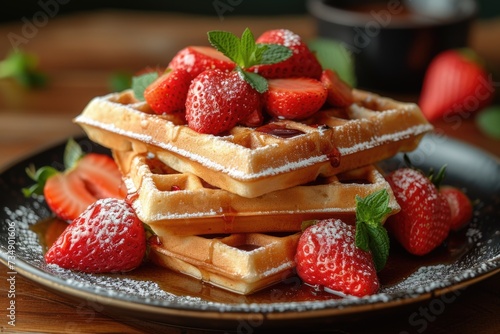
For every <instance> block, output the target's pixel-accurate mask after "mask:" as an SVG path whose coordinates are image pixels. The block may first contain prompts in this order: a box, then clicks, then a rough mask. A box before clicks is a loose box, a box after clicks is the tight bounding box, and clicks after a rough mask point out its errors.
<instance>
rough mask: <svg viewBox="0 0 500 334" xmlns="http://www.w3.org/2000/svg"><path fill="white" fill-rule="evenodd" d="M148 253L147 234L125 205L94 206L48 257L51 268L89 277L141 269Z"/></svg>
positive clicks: (98, 203) (117, 202) (110, 202)
mask: <svg viewBox="0 0 500 334" xmlns="http://www.w3.org/2000/svg"><path fill="white" fill-rule="evenodd" d="M145 253H146V232H145V230H144V226H143V223H142V222H141V221H140V220H139V218H137V216H136V214H135V211H134V210H133V209H132V207H131V206H130V205H129V204H128V203H127V202H126V201H125V200H120V199H113V198H106V199H101V200H97V201H96V202H95V203H92V204H91V205H90V206H89V207H88V208H86V210H85V211H83V212H82V214H81V215H79V216H78V217H77V218H76V219H75V220H74V221H73V222H72V223H71V224H70V225H68V227H67V228H66V229H65V230H64V232H63V233H62V234H61V235H60V236H59V238H58V239H57V240H56V242H55V243H54V244H53V245H52V246H51V247H50V249H49V250H48V252H47V253H46V254H45V261H46V262H47V263H49V264H57V265H58V266H60V267H62V268H66V269H71V270H78V271H82V272H89V273H107V272H125V271H130V270H132V269H134V268H136V267H138V266H139V265H140V264H141V262H142V260H143V258H144V256H145Z"/></svg>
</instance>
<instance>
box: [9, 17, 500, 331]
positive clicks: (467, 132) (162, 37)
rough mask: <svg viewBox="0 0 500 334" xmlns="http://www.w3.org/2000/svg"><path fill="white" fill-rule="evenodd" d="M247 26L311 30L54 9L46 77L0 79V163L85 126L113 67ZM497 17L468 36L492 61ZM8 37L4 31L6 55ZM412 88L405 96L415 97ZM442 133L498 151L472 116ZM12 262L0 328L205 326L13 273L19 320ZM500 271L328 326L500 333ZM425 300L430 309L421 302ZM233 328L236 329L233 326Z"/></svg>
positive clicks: (299, 24) (265, 21) (43, 31)
mask: <svg viewBox="0 0 500 334" xmlns="http://www.w3.org/2000/svg"><path fill="white" fill-rule="evenodd" d="M247 26H248V27H250V28H251V29H252V30H253V31H254V33H255V34H256V35H258V34H259V33H260V32H262V31H264V30H266V29H270V28H277V27H287V28H290V29H292V30H294V31H296V32H297V33H299V34H301V35H302V36H303V37H305V38H310V37H313V36H314V24H313V22H312V20H311V19H310V18H307V17H279V18H273V19H269V18H258V17H254V18H244V17H243V18H230V17H228V18H223V19H220V18H217V17H214V18H209V17H189V16H182V15H174V14H170V15H169V14H158V13H156V14H155V13H147V14H146V13H131V12H110V11H103V12H95V13H81V14H78V15H76V14H75V15H71V16H61V17H57V16H55V17H54V18H51V19H50V20H49V21H48V22H46V24H44V25H43V26H40V27H39V28H38V29H37V31H36V33H34V34H32V36H30V38H29V39H28V41H27V43H26V44H24V45H23V49H25V50H27V51H30V52H34V53H36V54H37V55H39V56H40V60H41V67H42V69H43V70H44V71H46V73H48V74H49V79H50V81H49V85H48V86H47V87H46V88H43V89H39V90H26V89H22V88H20V87H19V86H17V85H16V84H15V83H13V82H10V81H5V80H4V81H0V166H2V167H5V166H7V165H9V164H11V163H14V162H15V161H16V160H18V159H20V158H22V157H24V156H26V155H28V154H30V153H32V152H34V151H36V150H39V149H42V148H44V147H47V146H50V145H52V144H54V143H56V142H59V141H61V140H64V139H66V138H67V137H69V136H73V135H77V134H81V133H82V131H81V130H80V129H79V128H78V127H77V126H75V125H73V124H72V123H71V119H72V118H73V117H75V116H76V115H78V113H79V112H80V111H81V110H82V108H83V107H84V106H85V104H86V103H87V102H88V101H89V100H90V99H91V98H92V97H93V96H96V95H102V94H105V93H107V92H109V85H108V80H109V78H110V75H111V73H113V72H114V71H116V70H131V71H135V70H138V69H140V68H142V67H144V66H146V65H156V64H163V65H166V63H167V62H168V59H169V58H170V57H171V56H172V55H173V54H174V53H175V52H176V51H177V50H179V49H180V48H182V47H184V46H186V45H188V44H206V37H205V36H206V31H208V30H211V29H224V30H229V31H233V32H240V31H243V29H244V28H245V27H247ZM22 29H23V22H22V21H20V22H13V23H9V24H8V25H7V24H6V25H3V26H0V36H8V35H9V33H16V34H22V31H23V30H22ZM499 32H500V29H499V24H498V22H495V21H491V22H483V23H479V24H477V25H476V26H475V27H474V29H473V35H472V39H471V44H472V45H473V46H474V47H475V48H476V49H478V50H479V51H480V52H481V53H482V54H484V55H485V56H486V57H487V59H488V60H489V61H490V62H491V63H493V64H494V65H495V66H497V68H498V67H500V66H499V64H500V55H499V52H500V51H499V50H500V49H499V48H498V46H497V44H498V43H497V42H493V43H492V40H495V38H497V37H498V36H499ZM10 48H11V45H10V43H9V41H8V39H6V38H4V39H2V40H0V56H2V57H3V56H5V54H6V53H7V52H8V50H9V49H10ZM414 98H415V97H409V98H408V99H414ZM435 125H436V128H437V129H438V130H439V131H442V132H444V133H445V134H447V135H449V136H451V137H454V138H458V139H460V140H463V141H466V142H468V143H471V144H473V145H475V146H477V147H479V148H481V149H483V150H485V151H487V152H489V153H491V154H492V155H495V156H497V157H500V142H499V141H494V140H491V139H489V138H486V137H485V136H483V135H482V134H481V133H480V132H479V131H478V129H477V128H476V126H475V124H474V121H473V119H472V118H468V119H461V120H460V123H453V124H450V123H436V124H435ZM7 271H8V270H7V268H6V267H4V266H0V281H1V283H0V296H1V297H0V310H1V311H0V314H1V315H2V316H1V317H0V319H1V320H0V329H1V331H5V332H18V333H26V332H37V333H38V332H42V333H66V332H81V333H160V332H162V333H202V332H203V331H199V330H187V329H178V328H173V327H168V326H165V325H160V324H157V323H153V322H148V321H141V320H136V319H127V320H124V319H120V320H116V319H113V318H110V317H107V316H104V315H102V314H100V313H98V312H97V311H96V310H95V309H94V308H92V307H91V306H92V305H87V304H85V303H82V302H75V301H72V300H70V299H67V298H65V297H61V296H58V295H55V294H53V293H52V292H48V291H46V290H45V289H43V288H41V287H40V286H38V285H36V284H34V283H32V282H31V281H29V280H27V279H25V278H23V277H21V276H17V278H16V292H17V293H16V303H17V313H16V326H15V327H12V326H9V325H8V324H7V320H6V316H5V314H6V308H7V306H8V305H7V304H6V303H7V298H5V296H6V295H7V292H8V286H7V284H6V279H7V278H8V274H7ZM499 284H500V275H495V276H493V277H490V278H488V279H487V280H485V281H482V282H479V283H477V284H475V285H473V286H471V287H468V288H466V289H464V290H461V292H460V294H459V295H458V296H457V298H456V299H455V300H454V301H453V302H450V303H447V304H446V307H445V308H444V309H443V310H442V311H440V312H439V314H430V315H428V317H427V318H426V319H427V320H426V321H425V325H426V328H424V327H423V325H424V323H422V322H419V323H418V324H415V323H412V321H411V320H410V319H411V317H412V315H414V314H415V312H417V313H418V312H423V311H422V310H425V308H426V307H427V308H429V306H431V304H430V303H432V301H429V302H428V303H424V304H423V305H412V306H410V307H407V308H405V309H402V310H393V311H391V312H387V314H382V315H379V317H378V318H376V319H371V320H370V321H369V322H367V321H357V322H348V323H343V324H339V325H338V326H334V327H332V328H322V329H319V330H321V331H323V332H327V331H331V332H335V333H362V332H366V331H367V330H368V331H372V330H373V329H374V328H378V329H380V332H384V333H405V332H408V333H422V332H428V333H457V332H460V333H492V332H500V320H499V318H498V314H499V313H500V298H499V297H500V289H499ZM422 307H423V308H424V309H422ZM235 331H236V328H235Z"/></svg>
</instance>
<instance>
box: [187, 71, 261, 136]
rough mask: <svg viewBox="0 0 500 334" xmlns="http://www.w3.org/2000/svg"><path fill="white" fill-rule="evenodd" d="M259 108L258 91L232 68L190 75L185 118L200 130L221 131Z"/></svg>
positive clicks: (194, 128) (213, 132)
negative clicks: (190, 81)
mask: <svg viewBox="0 0 500 334" xmlns="http://www.w3.org/2000/svg"><path fill="white" fill-rule="evenodd" d="M260 109H261V102H260V94H259V93H258V92H257V91H256V90H255V89H253V88H252V86H251V85H250V84H249V83H248V82H246V81H245V80H243V79H242V77H241V76H240V74H239V72H236V71H232V72H224V71H220V70H206V71H204V72H202V73H201V74H200V75H198V76H197V77H196V78H195V79H193V81H192V83H191V86H190V88H189V91H188V94H187V98H186V120H187V122H188V125H189V127H190V128H191V129H193V130H195V131H197V132H200V133H207V134H220V133H223V132H225V131H228V130H230V129H232V128H233V127H234V126H235V125H237V124H238V123H240V122H244V121H245V120H246V119H247V118H249V117H250V116H252V115H254V114H255V113H260Z"/></svg>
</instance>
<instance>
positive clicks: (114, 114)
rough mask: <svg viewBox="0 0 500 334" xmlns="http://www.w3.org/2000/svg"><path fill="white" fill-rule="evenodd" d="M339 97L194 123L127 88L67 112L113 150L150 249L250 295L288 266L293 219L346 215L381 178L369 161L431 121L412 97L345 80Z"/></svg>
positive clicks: (414, 140)
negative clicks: (296, 108) (220, 130)
mask: <svg viewBox="0 0 500 334" xmlns="http://www.w3.org/2000/svg"><path fill="white" fill-rule="evenodd" d="M353 93H354V99H355V102H354V103H353V104H352V105H351V106H349V107H347V108H338V109H328V110H322V111H319V112H317V113H316V114H314V115H313V116H312V117H310V118H308V119H306V120H304V121H301V122H297V121H291V120H274V121H270V122H269V123H267V124H264V125H263V126H261V127H258V128H249V127H243V126H236V127H234V128H233V129H232V130H231V131H229V133H227V134H225V135H218V136H215V135H208V134H200V133H197V132H195V131H194V130H192V129H190V128H189V127H188V126H187V125H186V124H185V121H184V119H183V118H182V117H179V116H178V115H175V114H173V115H158V114H155V113H154V112H152V111H151V109H150V107H149V106H148V105H147V104H146V103H145V102H141V101H138V100H136V99H135V98H134V94H133V93H132V92H131V91H124V92H121V93H114V94H110V95H107V96H103V97H97V98H94V99H93V100H92V101H91V102H90V103H89V104H88V106H87V107H86V109H85V110H84V111H83V112H82V114H81V115H79V116H78V117H77V118H76V119H75V122H76V123H78V124H79V125H80V126H82V127H83V129H84V130H85V131H86V133H87V134H88V136H89V138H90V139H92V140H93V141H95V142H97V143H99V144H101V145H103V146H105V147H108V148H110V149H111V150H112V152H113V157H114V159H115V161H116V162H117V164H118V166H119V168H120V170H121V171H122V174H123V176H124V179H125V184H126V185H127V188H128V192H129V198H130V200H131V201H132V204H133V207H134V209H135V210H136V212H137V215H138V216H139V218H140V219H141V220H142V221H143V222H144V223H146V224H148V225H149V226H150V227H151V228H152V229H153V231H154V232H155V233H156V234H157V238H156V240H157V242H155V243H152V244H151V250H152V251H151V254H150V256H151V258H152V260H153V261H154V262H155V263H157V264H159V265H161V266H165V267H167V268H170V269H172V270H175V271H178V272H182V273H184V274H187V275H190V276H192V277H195V278H198V279H200V280H203V281H205V282H209V283H211V284H212V285H215V286H219V287H221V288H223V289H226V290H229V291H232V292H235V293H239V294H249V293H252V292H254V291H257V290H260V289H263V288H265V287H268V286H269V285H271V284H274V283H276V282H279V281H281V280H283V279H284V278H286V277H287V276H288V275H291V274H293V270H294V267H295V262H294V255H295V249H296V244H297V241H298V238H299V236H300V231H301V224H302V222H303V221H307V220H313V219H324V218H342V219H343V220H345V221H348V222H353V221H354V220H355V206H356V196H360V197H365V196H367V195H369V194H371V193H373V192H376V191H378V190H381V189H386V190H387V192H388V193H389V195H390V203H389V207H390V209H391V213H392V214H393V213H396V212H398V211H399V209H400V208H399V206H398V203H397V202H396V200H395V198H394V196H393V194H392V191H391V189H390V187H389V185H388V183H387V182H386V181H385V179H384V177H383V176H382V174H381V173H380V171H379V170H378V169H377V167H376V165H375V164H376V163H377V162H379V161H381V160H384V159H387V158H389V157H391V156H393V155H395V154H396V153H398V152H407V151H411V150H413V149H415V148H416V147H417V146H418V143H419V141H420V139H421V138H422V136H423V135H424V134H425V133H427V132H429V131H430V130H432V126H431V125H430V124H429V123H428V122H427V121H426V120H425V118H424V117H423V116H422V114H421V111H420V110H419V108H418V107H417V106H416V105H415V104H412V103H402V102H398V101H395V100H392V99H389V98H385V97H381V96H379V95H376V94H372V93H368V92H364V91H360V90H354V91H353Z"/></svg>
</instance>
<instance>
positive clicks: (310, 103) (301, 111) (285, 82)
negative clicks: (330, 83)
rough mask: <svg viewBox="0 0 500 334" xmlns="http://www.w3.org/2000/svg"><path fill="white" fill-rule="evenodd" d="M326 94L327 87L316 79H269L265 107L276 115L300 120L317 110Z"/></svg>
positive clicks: (271, 113)
mask: <svg viewBox="0 0 500 334" xmlns="http://www.w3.org/2000/svg"><path fill="white" fill-rule="evenodd" d="M326 96H327V91H326V88H325V87H324V86H323V84H322V83H321V82H320V81H318V80H315V79H311V78H287V79H269V80H268V90H267V91H266V92H265V93H264V94H263V100H264V108H265V109H266V110H267V112H268V113H269V114H270V115H272V116H274V117H278V118H286V119H297V120H300V119H304V118H307V117H309V116H311V115H312V114H314V113H315V112H317V111H318V110H319V109H320V108H321V107H322V106H323V104H324V103H325V101H326Z"/></svg>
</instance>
